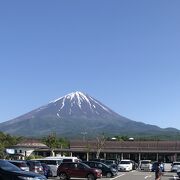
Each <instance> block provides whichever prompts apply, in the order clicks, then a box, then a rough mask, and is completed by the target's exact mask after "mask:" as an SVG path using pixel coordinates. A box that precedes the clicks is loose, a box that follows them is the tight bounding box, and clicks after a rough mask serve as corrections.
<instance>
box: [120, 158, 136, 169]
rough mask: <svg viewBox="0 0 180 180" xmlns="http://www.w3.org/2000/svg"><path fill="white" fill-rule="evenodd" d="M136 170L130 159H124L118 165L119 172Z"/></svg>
mask: <svg viewBox="0 0 180 180" xmlns="http://www.w3.org/2000/svg"><path fill="white" fill-rule="evenodd" d="M133 169H135V162H134V161H131V160H130V159H123V160H121V161H120V163H119V164H118V171H132V170H133Z"/></svg>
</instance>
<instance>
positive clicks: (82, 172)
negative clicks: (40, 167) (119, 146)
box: [57, 162, 102, 180]
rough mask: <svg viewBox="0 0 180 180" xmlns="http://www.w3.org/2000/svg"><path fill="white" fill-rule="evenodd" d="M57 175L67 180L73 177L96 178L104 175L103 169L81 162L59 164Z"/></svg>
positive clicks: (62, 179) (90, 179) (92, 179)
mask: <svg viewBox="0 0 180 180" xmlns="http://www.w3.org/2000/svg"><path fill="white" fill-rule="evenodd" d="M57 175H58V176H59V177H60V179H61V180H67V179H69V178H71V177H75V178H87V179H88V180H96V179H97V178H101V177H102V171H101V170H99V169H95V168H91V167H89V166H88V165H86V164H84V163H81V162H64V163H61V164H60V165H59V167H58V169H57Z"/></svg>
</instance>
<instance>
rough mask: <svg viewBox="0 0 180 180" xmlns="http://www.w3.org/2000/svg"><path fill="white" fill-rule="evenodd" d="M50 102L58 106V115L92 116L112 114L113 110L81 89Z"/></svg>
mask: <svg viewBox="0 0 180 180" xmlns="http://www.w3.org/2000/svg"><path fill="white" fill-rule="evenodd" d="M50 104H52V105H53V106H56V107H57V110H58V112H57V113H58V116H61V115H62V114H64V113H65V114H66V115H80V114H84V115H85V116H86V115H90V116H92V115H93V114H95V115H96V116H97V115H98V116H100V115H102V114H104V113H105V114H112V113H113V112H112V111H111V110H110V109H109V108H108V107H106V106H104V105H103V104H102V103H100V102H99V101H98V100H96V99H94V98H92V97H91V96H89V95H87V94H86V93H82V92H80V91H76V92H72V93H69V94H67V95H65V96H63V97H60V98H58V99H56V100H54V101H52V102H51V103H50Z"/></svg>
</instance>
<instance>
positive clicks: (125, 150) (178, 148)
mask: <svg viewBox="0 0 180 180" xmlns="http://www.w3.org/2000/svg"><path fill="white" fill-rule="evenodd" d="M11 148H12V147H11ZM13 148H14V149H15V152H16V153H17V154H21V155H23V156H29V155H30V154H34V155H39V156H44V157H45V156H50V153H51V151H50V149H49V148H48V147H47V146H46V145H44V144H42V143H40V142H37V141H28V142H22V143H19V144H17V145H16V146H13ZM96 153H97V142H96V141H92V140H91V141H88V140H87V141H82V140H73V141H70V146H69V148H67V149H62V148H58V149H54V154H55V155H66V156H77V157H79V158H80V159H82V160H92V159H95V158H96ZM99 158H103V159H116V160H122V159H131V160H134V161H136V162H139V161H140V160H145V159H150V160H152V161H158V160H159V161H163V162H167V163H168V162H173V161H180V141H135V140H134V141H106V142H105V143H104V145H103V147H102V149H101V152H100V157H99Z"/></svg>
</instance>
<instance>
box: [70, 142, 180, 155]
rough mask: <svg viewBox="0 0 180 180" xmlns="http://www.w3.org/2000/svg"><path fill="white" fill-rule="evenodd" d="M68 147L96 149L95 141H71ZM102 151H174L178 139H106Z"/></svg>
mask: <svg viewBox="0 0 180 180" xmlns="http://www.w3.org/2000/svg"><path fill="white" fill-rule="evenodd" d="M70 149H73V150H78V149H79V150H82V149H84V150H85V149H89V151H93V150H95V149H97V141H71V142H70ZM102 151H103V152H163V151H164V152H176V151H180V141H106V142H105V144H104V146H103V147H102Z"/></svg>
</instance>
